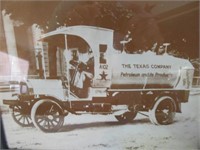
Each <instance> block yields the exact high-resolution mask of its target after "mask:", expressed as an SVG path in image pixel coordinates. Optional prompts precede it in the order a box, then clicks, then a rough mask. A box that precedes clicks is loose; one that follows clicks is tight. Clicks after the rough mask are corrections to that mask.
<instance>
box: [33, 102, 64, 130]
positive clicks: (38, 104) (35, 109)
mask: <svg viewBox="0 0 200 150" xmlns="http://www.w3.org/2000/svg"><path fill="white" fill-rule="evenodd" d="M45 103H46V104H45ZM47 104H48V105H49V104H52V106H55V107H54V109H55V108H56V109H57V110H56V111H57V112H58V113H59V115H58V120H59V121H58V123H56V125H55V126H54V124H53V121H51V120H50V119H48V117H47V116H45V115H44V114H43V113H47V114H48V112H50V110H45V107H44V106H46V105H47ZM42 105H43V107H44V108H42V107H41V106H42ZM52 108H53V107H52ZM41 111H42V114H41V115H43V118H42V119H43V121H44V122H45V121H46V122H48V126H49V125H50V123H49V122H51V124H53V126H52V125H51V128H45V127H44V126H42V125H41V124H40V123H42V122H43V121H41V122H39V121H38V120H39V119H38V117H37V114H38V113H41ZM52 116H53V115H52ZM31 118H32V120H33V124H34V125H35V127H36V128H38V129H39V130H42V131H43V132H57V131H58V130H59V129H60V128H61V127H62V126H63V123H64V115H63V110H62V108H61V107H60V106H59V105H58V104H57V103H56V102H54V101H53V100H49V99H44V100H39V101H38V102H36V103H35V104H34V105H33V107H32V109H31ZM42 119H41V120H42ZM46 119H48V121H47V120H46ZM55 122H56V121H55ZM45 124H46V123H45Z"/></svg>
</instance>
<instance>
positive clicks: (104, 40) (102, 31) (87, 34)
mask: <svg viewBox="0 0 200 150" xmlns="http://www.w3.org/2000/svg"><path fill="white" fill-rule="evenodd" d="M62 34H63V35H74V36H78V37H81V38H82V39H84V40H85V41H86V42H87V43H88V45H89V46H90V47H91V49H92V51H93V52H94V53H98V52H99V45H100V44H102V45H107V48H109V49H111V50H113V30H111V29H106V28H101V27H94V26H84V25H78V26H70V27H65V26H64V27H60V28H58V29H56V30H54V31H51V32H48V33H46V34H43V35H42V36H41V39H44V38H47V37H50V36H54V35H62Z"/></svg>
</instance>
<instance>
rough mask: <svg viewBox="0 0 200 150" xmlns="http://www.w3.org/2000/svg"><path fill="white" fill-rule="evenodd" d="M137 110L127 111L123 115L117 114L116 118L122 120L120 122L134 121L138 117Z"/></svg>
mask: <svg viewBox="0 0 200 150" xmlns="http://www.w3.org/2000/svg"><path fill="white" fill-rule="evenodd" d="M136 115H137V112H131V111H127V112H125V113H123V114H121V115H117V116H115V118H116V119H117V120H118V121H119V122H120V123H128V122H131V121H133V119H134V118H135V117H136Z"/></svg>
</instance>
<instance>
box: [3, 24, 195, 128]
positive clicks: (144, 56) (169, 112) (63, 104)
mask: <svg viewBox="0 0 200 150" xmlns="http://www.w3.org/2000/svg"><path fill="white" fill-rule="evenodd" d="M113 32H114V31H113V30H110V29H105V28H99V27H92V26H71V27H61V28H59V29H57V30H55V31H52V32H49V33H46V34H44V35H42V37H41V39H47V38H49V37H52V36H56V35H63V37H64V38H63V39H64V42H65V49H64V51H63V56H64V58H65V69H66V71H65V73H64V74H63V77H62V79H28V80H27V81H24V82H21V83H20V94H18V99H17V100H14V101H13V100H4V101H3V102H4V104H6V105H9V106H10V108H12V110H13V113H12V115H13V118H14V120H15V121H16V122H17V123H18V124H19V125H21V126H31V125H33V124H34V125H35V126H36V127H37V128H39V129H40V130H42V131H44V132H56V131H58V130H59V129H60V128H61V127H62V125H63V123H64V117H65V116H67V115H68V114H69V113H72V114H77V115H79V114H85V113H91V114H104V115H105V114H113V115H114V116H115V118H116V119H117V120H118V121H119V122H121V123H127V122H130V121H132V120H133V119H134V118H135V117H136V115H137V113H138V112H139V113H142V112H146V114H148V117H149V119H150V121H151V122H152V123H153V124H156V125H167V124H171V123H172V122H173V120H174V117H175V114H176V113H181V103H186V102H188V98H189V92H190V88H191V84H192V79H193V72H194V68H193V66H192V65H191V63H190V62H189V61H188V60H186V59H182V58H177V57H174V56H171V55H168V53H167V51H166V49H165V53H163V54H161V55H158V54H156V53H155V52H153V51H151V50H149V51H147V52H143V53H135V54H128V53H126V52H125V45H126V43H127V42H129V41H130V38H126V39H125V40H124V41H121V43H122V44H123V46H124V48H123V50H122V51H119V50H116V49H114V48H113ZM68 36H77V37H80V38H81V39H83V40H84V41H85V42H86V43H87V44H88V46H89V48H88V51H87V52H86V53H85V55H87V57H83V54H81V53H80V52H79V50H78V49H74V48H73V49H72V48H69V47H68V46H67V45H68V41H67V40H68ZM165 48H167V45H165ZM83 58H85V59H83Z"/></svg>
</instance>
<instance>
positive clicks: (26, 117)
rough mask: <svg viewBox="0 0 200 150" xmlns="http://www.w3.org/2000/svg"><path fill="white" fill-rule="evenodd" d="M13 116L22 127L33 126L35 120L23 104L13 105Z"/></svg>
mask: <svg viewBox="0 0 200 150" xmlns="http://www.w3.org/2000/svg"><path fill="white" fill-rule="evenodd" d="M12 117H13V119H14V120H15V122H16V123H17V124H19V125H20V126H22V127H30V126H33V122H32V119H31V116H30V112H28V109H27V108H26V109H25V108H23V107H22V106H21V105H15V106H13V112H12Z"/></svg>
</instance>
